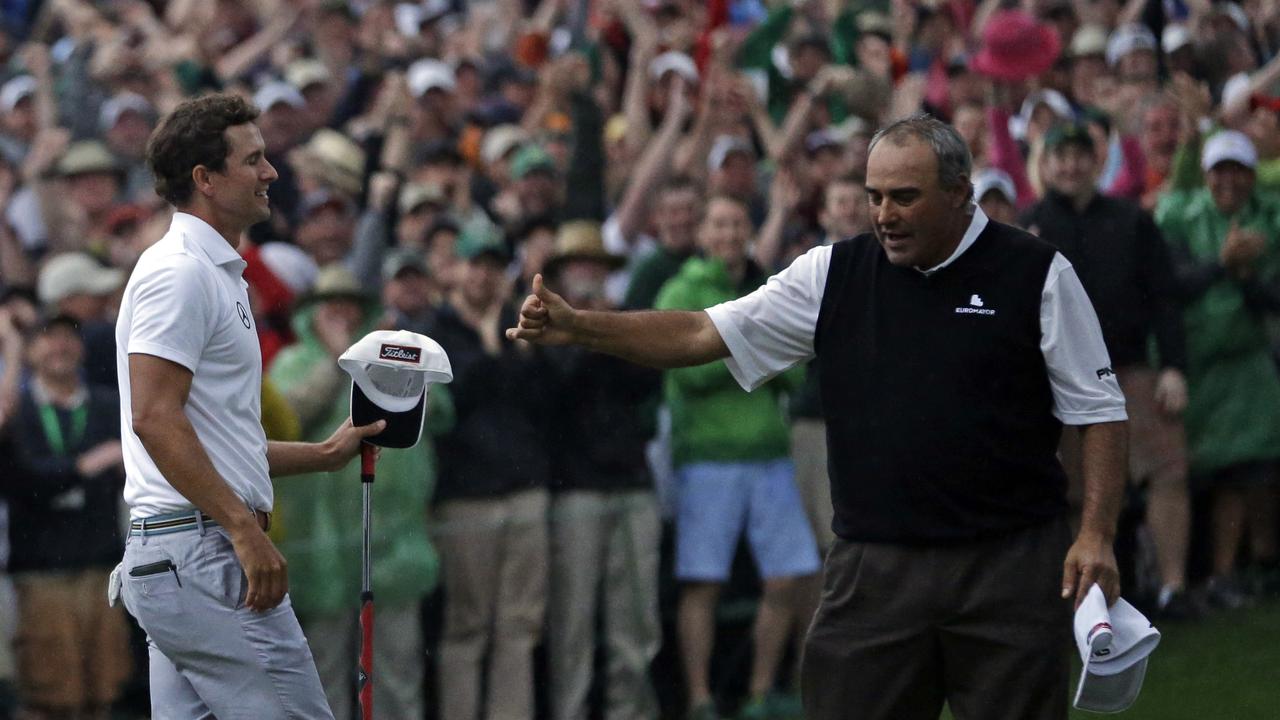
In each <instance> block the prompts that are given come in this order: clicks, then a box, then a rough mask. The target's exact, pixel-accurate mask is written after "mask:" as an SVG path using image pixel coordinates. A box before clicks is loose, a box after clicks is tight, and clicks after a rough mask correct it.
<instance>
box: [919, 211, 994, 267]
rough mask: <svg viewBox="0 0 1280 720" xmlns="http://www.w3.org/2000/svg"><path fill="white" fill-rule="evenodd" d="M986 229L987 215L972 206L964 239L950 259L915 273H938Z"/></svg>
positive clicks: (961, 253) (962, 252)
mask: <svg viewBox="0 0 1280 720" xmlns="http://www.w3.org/2000/svg"><path fill="white" fill-rule="evenodd" d="M986 229H987V214H986V213H984V212H982V208H980V207H978V206H977V205H974V206H973V217H972V218H970V219H969V228H968V229H967V230H965V231H964V237H962V238H960V244H959V245H957V246H956V250H955V252H953V253H951V257H949V258H947V259H946V260H943V261H942V262H941V263H938V264H937V265H934V266H933V267H931V268H929V269H928V270H920V269H919V268H917V269H916V272H919V273H921V274H922V275H924V276H925V277H928V276H930V275H932V274H934V273H936V272H938V271H939V270H941V269H942V268H944V267H946V266H948V265H950V264H951V263H953V262H955V261H956V259H957V258H959V257H960V256H961V255H963V254H964V251H965V250H968V249H969V248H970V246H972V245H973V243H974V241H976V240H977V239H978V236H979V235H981V234H982V231H983V230H986Z"/></svg>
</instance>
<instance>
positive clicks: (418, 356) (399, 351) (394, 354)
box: [378, 345, 422, 364]
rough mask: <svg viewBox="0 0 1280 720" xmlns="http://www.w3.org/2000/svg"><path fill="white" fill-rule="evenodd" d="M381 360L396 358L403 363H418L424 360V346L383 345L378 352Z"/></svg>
mask: <svg viewBox="0 0 1280 720" xmlns="http://www.w3.org/2000/svg"><path fill="white" fill-rule="evenodd" d="M378 358H379V359H381V360H395V361H397V362H403V363H413V364H417V363H418V362H420V361H421V360H422V348H417V347H411V346H409V345H383V346H382V349H381V350H380V351H379V352H378Z"/></svg>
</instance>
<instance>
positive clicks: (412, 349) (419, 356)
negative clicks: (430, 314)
mask: <svg viewBox="0 0 1280 720" xmlns="http://www.w3.org/2000/svg"><path fill="white" fill-rule="evenodd" d="M338 367H341V368H342V369H343V370H345V371H346V372H347V374H348V375H350V376H351V380H352V383H351V422H352V423H353V424H355V425H368V424H369V423H372V422H376V421H378V420H386V421H387V427H386V428H385V429H383V431H382V432H380V433H378V434H377V435H374V436H373V437H371V438H369V442H371V443H373V444H374V445H380V446H382V447H391V448H407V447H412V446H413V445H415V444H417V442H418V438H419V437H421V436H422V423H423V420H424V418H425V417H426V408H427V391H428V389H429V388H430V385H431V383H447V382H450V381H452V380H453V370H452V369H451V368H450V367H449V356H448V355H446V354H445V352H444V349H443V348H441V347H440V344H439V343H437V342H436V341H435V340H432V339H431V338H429V337H427V336H426V335H419V334H418V333H412V332H409V331H408V330H378V331H375V332H371V333H369V334H368V335H365V336H364V337H363V338H361V339H360V341H359V342H357V343H356V344H355V345H352V346H351V347H350V348H348V349H347V351H346V352H344V353H342V357H340V358H338Z"/></svg>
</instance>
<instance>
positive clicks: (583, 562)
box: [548, 490, 662, 720]
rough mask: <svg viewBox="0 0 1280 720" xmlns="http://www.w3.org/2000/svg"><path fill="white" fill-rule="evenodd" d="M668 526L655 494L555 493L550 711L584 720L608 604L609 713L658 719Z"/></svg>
mask: <svg viewBox="0 0 1280 720" xmlns="http://www.w3.org/2000/svg"><path fill="white" fill-rule="evenodd" d="M661 533H662V523H661V521H660V520H659V518H658V505H657V500H656V498H655V497H654V494H653V492H652V491H650V490H633V491H617V492H604V491H590V490H573V491H567V492H562V493H557V494H556V495H555V499H554V500H553V502H552V510H551V595H550V598H549V606H548V616H549V622H548V634H549V637H548V643H549V647H550V665H551V715H552V718H554V720H586V718H587V716H588V707H587V694H588V692H589V691H590V689H591V676H592V667H593V665H594V663H593V660H594V658H595V647H596V616H597V610H598V609H599V608H600V606H601V605H603V609H604V643H605V650H606V668H607V670H606V673H607V675H606V685H605V687H606V690H605V718H607V720H641V719H642V718H654V717H657V699H656V697H655V695H654V692H653V687H652V686H651V685H650V684H649V663H650V662H652V660H653V658H654V656H655V655H657V653H658V648H659V647H660V645H661V642H662V628H661V626H660V624H659V620H658V545H659V542H660V539H661Z"/></svg>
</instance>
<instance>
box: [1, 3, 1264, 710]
mask: <svg viewBox="0 0 1280 720" xmlns="http://www.w3.org/2000/svg"><path fill="white" fill-rule="evenodd" d="M0 13H3V15H2V16H0V217H3V222H0V291H2V293H3V294H2V296H0V430H2V432H0V438H2V440H0V444H2V445H3V449H2V450H0V467H2V468H3V470H2V471H0V494H2V495H3V498H4V500H5V502H6V503H7V506H8V514H7V527H8V540H9V547H8V549H7V551H6V552H5V556H6V557H7V559H8V564H7V572H8V574H9V577H11V579H12V584H13V588H14V590H15V593H14V597H15V598H16V599H14V600H12V601H7V605H9V606H10V607H9V608H8V611H7V612H6V613H0V615H5V616H7V617H8V627H7V628H4V629H3V632H0V717H3V716H4V715H5V714H6V713H10V712H12V711H14V710H15V709H17V708H20V709H21V712H24V713H26V714H25V715H24V717H32V718H105V717H108V713H109V712H110V710H111V708H112V707H113V706H114V707H117V708H119V707H122V706H124V705H127V704H129V703H130V702H134V703H135V704H136V698H133V697H132V696H130V697H129V698H128V699H126V695H129V693H134V694H137V693H138V692H139V689H141V692H142V697H143V698H145V677H142V675H145V673H141V674H139V673H138V672H136V666H137V665H138V664H139V662H140V661H142V660H143V658H145V653H144V654H143V655H141V656H138V655H137V653H136V649H137V647H138V643H139V639H138V638H137V637H136V635H137V631H136V628H132V631H133V637H131V635H130V632H131V626H130V623H131V621H130V620H128V619H127V618H126V616H125V615H124V613H123V612H121V610H120V609H119V608H108V607H107V606H106V605H105V603H104V598H105V593H104V592H103V590H104V588H105V586H106V578H107V573H108V572H109V571H110V569H111V567H112V566H113V565H114V563H115V562H116V560H117V559H118V558H119V555H120V551H121V547H122V542H123V540H122V533H121V530H120V527H121V523H120V516H119V514H120V512H121V511H120V490H121V487H122V482H123V472H124V471H123V466H122V459H121V450H120V442H119V427H118V424H119V409H118V403H119V402H120V398H118V397H117V396H116V392H115V387H116V384H115V376H116V365H115V360H114V358H115V351H114V342H115V341H114V330H113V323H114V318H115V311H116V306H117V303H118V298H119V294H120V291H121V290H122V288H123V284H124V282H125V280H126V279H127V278H128V275H129V272H130V270H131V269H132V266H133V264H134V262H135V261H136V259H137V258H138V256H139V254H140V253H141V252H143V251H144V250H145V249H146V248H147V247H148V246H149V244H150V243H153V242H155V241H156V240H158V239H159V238H160V237H161V236H162V235H163V234H164V231H165V229H166V228H167V227H168V224H169V221H170V217H171V215H172V208H170V207H167V206H166V205H165V204H164V203H163V201H162V200H160V199H159V198H158V197H157V196H156V194H155V192H154V190H153V187H152V182H151V177H150V172H149V170H148V168H147V165H146V161H145V157H146V143H147V139H148V137H149V135H150V133H151V132H152V130H153V129H154V128H155V127H156V124H157V122H158V120H159V119H160V118H161V117H163V115H164V114H165V113H166V112H167V111H169V110H171V109H172V108H173V107H175V106H176V105H177V104H178V103H179V102H180V101H181V100H183V99H185V98H188V97H191V96H193V95H196V94H200V93H206V92H229V93H238V94H242V95H243V96H245V97H247V98H250V99H251V100H252V101H253V103H254V104H255V105H256V106H257V107H258V108H259V109H260V111H261V115H260V117H259V118H258V120H257V125H258V127H259V128H260V130H261V133H262V137H263V140H264V141H265V144H266V155H267V158H268V160H269V161H270V162H271V164H272V165H273V166H274V167H275V168H276V170H277V171H278V173H279V176H280V177H279V180H278V181H277V182H275V183H274V184H273V185H272V186H271V188H270V190H269V198H270V202H271V205H272V207H273V209H274V212H273V216H272V219H271V220H270V221H269V222H265V223H262V224H260V225H258V226H255V227H254V228H252V229H251V230H250V231H249V232H248V233H247V235H246V237H245V238H244V239H243V241H242V243H241V245H240V247H239V251H240V253H241V254H242V255H243V256H244V257H245V259H246V261H247V263H248V265H247V267H246V269H245V272H244V277H245V280H246V281H247V283H248V286H249V291H250V296H251V298H252V302H251V305H252V313H253V316H254V319H255V320H256V327H257V328H258V334H259V341H260V344H261V349H262V356H263V367H264V370H265V372H264V381H263V423H264V426H266V428H267V433H268V435H269V436H270V437H272V438H273V439H313V438H321V437H323V436H324V435H325V433H326V432H327V431H328V430H329V429H331V428H332V427H334V426H335V425H337V424H338V423H339V422H340V420H341V419H342V418H343V417H345V415H346V413H347V411H348V409H347V406H346V398H347V383H348V382H349V380H348V379H347V378H346V376H345V375H343V374H342V373H341V372H340V371H339V369H338V366H337V362H336V359H337V357H338V355H339V354H340V353H341V352H342V351H343V350H345V349H346V348H347V347H348V346H349V345H350V344H351V343H353V342H354V341H355V340H357V339H359V337H361V336H362V335H363V334H364V333H366V332H368V331H369V330H372V329H377V328H404V329H408V330H413V331H417V332H423V333H426V334H429V335H430V336H432V337H433V338H435V339H436V340H437V341H438V342H440V344H441V345H442V346H443V347H444V349H445V350H446V351H447V352H448V354H449V356H450V359H451V362H452V366H453V372H454V375H455V380H454V382H453V383H452V384H451V385H449V386H441V387H435V388H433V389H432V390H431V400H430V405H429V408H430V410H429V413H428V418H427V421H426V424H425V429H424V437H423V441H422V442H421V443H420V444H419V445H418V446H417V447H415V448H411V449H407V450H388V451H385V452H383V454H382V458H381V461H380V466H379V470H378V480H377V482H376V483H375V486H374V497H375V500H374V502H375V508H376V510H375V512H376V517H377V521H376V524H375V537H374V550H373V556H374V559H375V566H374V574H373V585H374V589H375V591H376V593H377V597H378V621H377V629H378V635H377V638H376V643H375V646H376V648H377V657H376V658H375V664H374V667H375V668H377V673H378V674H377V693H378V698H379V699H378V704H379V707H380V708H381V710H380V713H384V714H385V715H386V716H387V717H396V718H405V719H406V720H408V719H410V718H424V717H441V718H448V719H449V720H477V719H478V718H481V717H489V718H520V717H534V716H535V715H537V716H539V717H552V718H556V719H557V720H570V719H575V718H585V717H588V714H589V708H597V709H599V708H605V709H607V710H606V712H605V714H604V716H605V717H609V718H646V717H658V716H662V717H691V718H715V717H720V715H719V714H717V706H718V707H719V709H720V711H724V712H726V713H727V712H729V711H734V712H737V713H738V716H741V717H744V718H786V717H798V715H797V710H796V707H797V706H796V702H795V694H796V692H797V688H796V686H795V682H794V674H795V673H794V668H793V667H792V666H791V665H790V664H789V663H788V661H789V660H794V658H795V654H796V653H795V648H796V647H797V646H796V645H795V640H796V638H797V637H799V636H800V635H801V634H802V633H803V631H804V628H805V626H806V621H807V617H808V614H809V613H811V611H812V608H813V604H814V602H815V601H816V597H817V593H818V589H819V588H818V584H817V581H816V571H817V570H818V558H819V557H820V555H821V553H822V552H823V551H824V550H825V548H827V547H829V545H830V543H831V542H832V535H831V528H830V522H831V507H830V496H829V489H828V488H827V484H826V476H825V465H824V458H825V452H826V442H827V438H826V435H825V432H824V426H823V422H822V402H821V401H822V392H821V388H820V387H818V386H817V383H816V380H815V378H814V377H813V374H812V373H807V372H806V368H803V367H800V368H796V369H794V370H793V371H791V372H789V373H786V374H784V375H782V376H780V377H778V378H776V379H775V380H774V381H772V382H771V383H770V384H769V385H767V386H766V387H765V388H762V389H760V390H758V391H757V392H756V393H753V394H751V395H748V394H746V393H744V392H742V391H741V390H740V389H739V388H738V387H737V386H736V384H734V383H733V382H732V380H731V379H730V377H729V375H728V371H727V370H726V368H725V366H724V364H723V363H722V362H717V363H714V364H712V365H708V366H704V367H700V368H690V369H685V370H677V371H670V372H668V373H666V374H665V375H664V374H663V373H659V372H656V371H651V370H647V369H644V368H639V367H636V366H632V365H629V364H626V363H623V362H620V361H616V360H613V359H611V358H608V357H604V356H599V355H593V354H590V353H586V352H581V351H577V350H570V349H563V350H562V349H558V348H552V349H538V348H532V347H529V346H528V345H526V344H524V343H521V342H516V341H510V340H508V339H506V337H505V335H504V333H503V329H504V328H507V327H511V326H513V325H514V324H515V320H514V319H515V311H516V308H517V307H518V302H519V301H520V299H521V298H523V296H524V295H525V293H527V292H528V290H529V289H530V288H531V287H532V284H533V282H534V277H535V275H537V274H542V275H543V276H544V278H545V282H546V283H547V285H548V286H549V287H550V288H552V289H554V290H555V291H557V292H559V293H560V294H562V295H564V296H565V297H566V298H567V299H569V301H570V302H571V303H573V304H574V305H575V306H579V307H589V308H598V309H614V308H622V309H642V308H651V307H659V308H680V309H700V308H704V307H708V306H710V305H711V304H714V303H717V302H720V301H723V300H727V299H731V298H733V297H737V296H740V295H742V294H745V293H747V292H750V291H751V290H752V289H754V288H755V287H757V286H759V285H760V284H762V283H763V282H765V281H766V279H767V278H768V277H769V276H770V275H771V274H773V273H775V272H777V271H778V270H780V269H781V268H784V267H786V265H787V264H788V263H789V262H790V261H791V260H793V259H794V258H795V257H797V256H799V255H800V254H803V253H804V252H806V251H807V250H809V249H810V248H813V247H815V246H817V245H821V244H829V243H832V242H835V241H839V240H842V239H845V238H849V237H853V236H855V235H858V234H860V233H865V232H869V231H870V230H871V227H872V220H873V217H874V214H873V213H874V208H872V207H871V206H870V205H869V203H868V197H867V193H866V190H865V187H864V176H863V173H864V172H865V165H866V159H867V148H868V144H869V142H870V139H871V137H872V135H873V133H874V132H875V130H876V129H877V128H878V127H881V126H882V125H883V124H884V123H885V121H886V120H888V119H891V118H896V117H901V116H905V115H909V114H911V113H915V112H919V111H926V112H929V113H932V114H934V115H936V116H938V117H940V118H943V119H945V120H946V121H948V122H950V123H952V124H953V125H954V126H955V127H956V128H957V129H958V130H959V132H960V133H961V135H962V136H963V137H964V139H965V141H966V142H967V143H968V145H969V148H970V151H971V153H972V155H973V158H974V167H975V172H974V176H973V181H974V187H975V192H974V200H975V202H976V203H977V204H978V205H979V206H980V207H981V208H982V209H983V211H985V212H986V213H987V215H988V216H990V217H991V218H993V219H995V220H998V221H1000V222H1005V223H1010V224H1017V225H1021V226H1022V227H1025V228H1027V229H1028V230H1030V231H1032V232H1034V233H1036V234H1038V235H1040V236H1042V237H1043V238H1044V239H1045V240H1047V241H1049V242H1051V243H1053V244H1055V245H1057V246H1058V247H1059V249H1060V250H1061V251H1062V252H1063V253H1064V255H1066V256H1067V257H1068V259H1069V260H1071V261H1072V263H1073V264H1075V265H1076V266H1077V269H1078V271H1079V273H1080V275H1081V278H1082V281H1083V283H1084V285H1085V287H1086V289H1087V290H1088V291H1089V293H1090V296H1091V298H1092V300H1093V302H1094V304H1095V306H1096V309H1097V311H1098V313H1099V316H1100V318H1101V321H1102V325H1103V328H1104V334H1105V335H1106V340H1107V343H1108V347H1109V349H1110V351H1111V356H1112V360H1113V364H1114V371H1115V372H1117V373H1118V374H1119V377H1120V380H1121V383H1122V385H1123V386H1124V388H1125V391H1126V394H1127V395H1128V397H1129V402H1130V415H1131V420H1132V422H1131V425H1132V427H1131V435H1132V437H1131V445H1132V452H1131V456H1132V457H1131V463H1130V466H1131V471H1132V476H1133V477H1132V481H1133V482H1132V483H1131V488H1130V492H1129V498H1130V502H1129V510H1128V511H1127V512H1126V519H1125V522H1124V526H1125V532H1124V533H1122V536H1121V538H1120V548H1121V552H1122V556H1123V559H1122V563H1123V564H1124V566H1125V568H1126V576H1127V586H1126V587H1127V589H1126V591H1125V592H1126V596H1127V597H1130V598H1133V599H1134V600H1135V601H1138V602H1140V603H1142V604H1143V606H1144V607H1146V608H1149V609H1150V610H1151V612H1152V613H1153V614H1154V615H1155V616H1156V617H1159V618H1163V619H1166V620H1169V621H1195V620H1196V619H1198V618H1201V617H1203V616H1204V615H1206V614H1207V613H1211V612H1222V611H1227V612H1229V611H1231V610H1234V609H1237V608H1240V607H1242V606H1245V605H1248V604H1250V603H1252V602H1255V601H1256V599H1257V598H1259V597H1261V596H1264V595H1267V594H1269V593H1276V592H1278V591H1280V564H1278V558H1280V556H1278V555H1277V543H1278V541H1280V535H1278V532H1277V524H1276V514H1277V503H1278V497H1280V496H1278V495H1277V489H1276V488H1277V485H1278V478H1277V468H1278V467H1280V466H1278V464H1277V463H1278V462H1280V375H1278V374H1277V367H1276V352H1275V349H1276V347H1277V340H1278V339H1280V335H1277V334H1276V332H1275V328H1276V327H1277V325H1276V324H1275V322H1274V321H1275V319H1276V317H1277V315H1278V314H1280V3H1275V2H1268V1H1266V0H1243V1H1242V2H1239V3H1236V2H1212V1H1211V0H1125V1H1123V2H1122V1H1121V0H794V1H792V0H777V1H773V0H705V1H704V0H421V1H419V2H390V1H387V0H248V1H236V0H205V1H199V0H169V1H164V0H97V1H95V2H90V0H44V1H43V2H42V1H40V0H27V1H26V2H13V3H5V4H4V6H3V9H0ZM180 311H181V309H180V308H175V312H180ZM1062 456H1063V459H1064V461H1065V462H1066V464H1067V465H1068V469H1069V470H1070V469H1071V467H1072V466H1073V464H1078V462H1079V459H1078V458H1077V457H1074V456H1073V447H1072V443H1071V437H1070V436H1069V434H1068V437H1066V438H1064V443H1063V449H1062ZM1069 474H1070V473H1069ZM1076 474H1078V473H1076ZM276 502H277V505H276V508H275V511H276V519H277V522H276V523H275V525H274V527H273V530H272V535H273V538H274V539H275V540H276V542H277V543H278V545H279V547H280V548H281V551H282V552H283V554H284V555H285V556H286V558H287V559H288V562H289V564H290V565H289V566H290V570H291V577H292V583H291V593H292V598H293V603H294V607H295V608H296V611H297V613H298V616H299V618H300V620H301V622H302V626H303V628H304V631H305V633H306V635H307V637H308V639H309V641H310V644H311V647H312V650H313V652H314V655H315V658H316V662H317V665H318V669H319V671H320V674H321V677H322V679H323V680H324V684H325V687H326V692H327V693H328V695H329V700H330V703H331V704H332V705H333V709H334V711H335V715H336V716H337V717H338V718H340V719H341V718H350V717H353V714H352V705H353V689H354V682H355V680H354V678H355V675H354V672H353V668H354V666H355V662H354V660H355V652H356V650H355V647H356V642H357V638H356V624H355V613H356V609H357V604H358V598H359V593H358V587H359V578H358V567H359V566H358V560H357V557H358V552H359V545H360V534H359V530H358V528H359V520H358V517H359V511H360V494H359V488H358V479H357V471H356V469H355V468H354V466H353V467H349V468H347V469H346V470H344V471H341V472H336V473H322V474H319V475H318V476H316V477H304V478H293V479H288V480H283V481H281V482H279V483H277V501H276ZM740 544H741V547H739V545H740ZM739 555H741V556H742V557H739ZM746 557H750V558H751V559H752V560H753V561H754V562H744V561H743V558H746ZM726 590H727V593H728V595H729V596H731V598H733V599H735V600H740V599H741V598H743V597H746V598H749V599H750V600H751V602H750V603H748V605H749V607H750V608H751V610H750V612H748V613H746V615H745V617H746V619H745V620H743V617H744V616H743V614H742V613H740V612H737V611H736V610H734V608H736V607H738V605H737V604H735V603H729V602H722V601H721V595H722V591H726ZM3 597H6V596H5V595H4V594H3V593H0V598H3ZM0 604H6V603H5V602H0ZM424 606H425V608H426V611H425V612H424ZM717 608H719V610H717ZM735 613H736V614H735ZM717 626H719V627H720V628H721V632H719V633H717ZM725 627H731V628H732V630H730V631H728V632H726V631H725V630H724V628H725ZM748 628H749V629H748ZM717 641H718V642H717ZM748 644H749V645H750V647H751V648H753V650H749V651H743V650H742V648H743V647H744V646H746V645H748ZM726 646H727V649H726ZM131 648H133V651H131ZM131 658H133V660H131ZM713 667H718V668H721V670H720V671H718V672H713V671H712V668H713ZM724 668H730V670H729V671H727V672H726V671H725V670H724ZM131 678H132V679H131ZM655 679H657V680H658V681H657V682H655ZM141 708H145V699H144V700H143V701H142V704H141Z"/></svg>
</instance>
